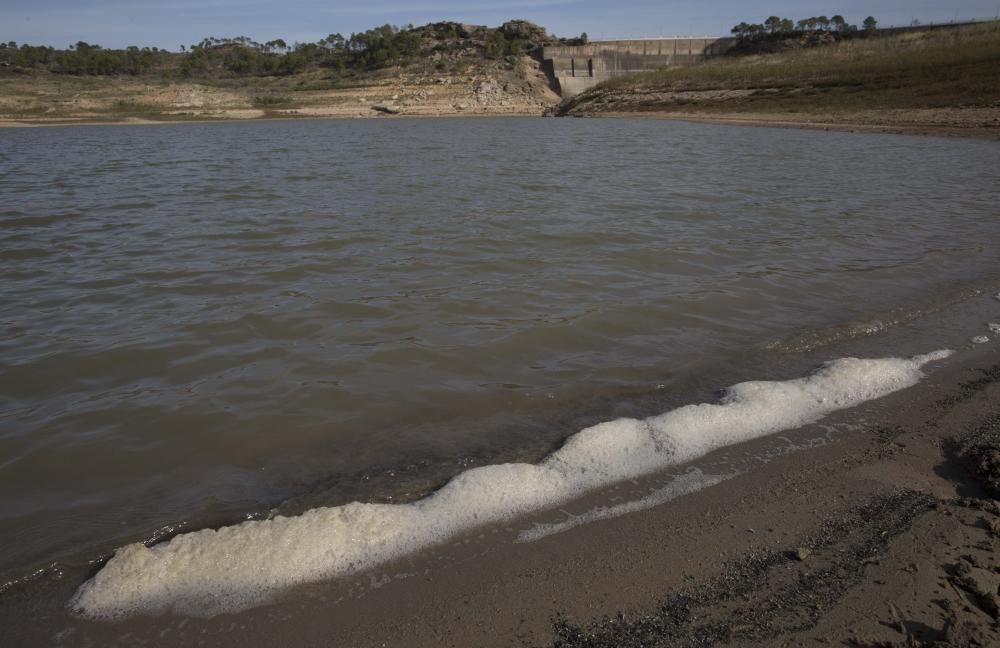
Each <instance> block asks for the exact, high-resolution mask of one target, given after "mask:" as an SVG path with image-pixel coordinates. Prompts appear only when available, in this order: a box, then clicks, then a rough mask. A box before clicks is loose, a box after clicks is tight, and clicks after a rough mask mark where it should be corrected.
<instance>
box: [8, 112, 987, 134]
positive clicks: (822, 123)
mask: <svg viewBox="0 0 1000 648" xmlns="http://www.w3.org/2000/svg"><path fill="white" fill-rule="evenodd" d="M943 112H944V113H945V114H946V115H948V116H949V117H952V118H954V117H956V116H962V117H964V115H963V114H962V111H961V110H955V111H949V110H945V111H943ZM996 112H997V113H998V115H1000V110H997V111H996ZM991 114H992V113H991ZM545 117H549V115H547V114H546V113H537V112H483V113H479V112H475V113H435V114H405V113H402V114H396V115H385V114H371V115H346V114H345V115H332V114H331V115H273V116H263V117H219V118H192V119H166V120H158V119H149V118H139V117H134V118H122V119H111V120H86V119H80V120H73V119H72V118H68V119H66V120H52V121H40V120H30V119H29V120H19V119H10V118H0V129H3V128H44V127H69V126H151V125H164V124H216V123H251V122H271V121H314V120H315V121H325V120H331V119H332V120H355V119H361V120H369V119H419V120H423V119H460V118H520V119H523V118H545ZM561 118H578V119H581V118H586V119H601V118H604V119H655V120H662V121H680V122H689V123H696V124H713V125H722V126H749V127H755V128H784V129H796V130H818V131H835V132H848V133H878V134H890V135H919V136H928V137H963V138H969V139H983V140H994V141H995V140H1000V121H993V122H991V123H990V125H986V122H983V121H982V120H978V125H976V124H974V123H972V122H975V121H977V120H975V119H973V120H966V121H965V123H964V125H959V124H958V123H956V122H955V121H952V123H946V122H943V121H941V120H937V121H925V122H919V121H912V120H911V121H909V122H907V121H905V120H898V121H893V119H894V118H897V119H898V116H897V115H894V114H893V113H892V112H891V111H871V112H868V113H864V114H863V115H855V116H853V117H852V116H845V117H841V118H838V117H832V116H829V115H825V116H817V117H816V118H808V117H807V118H802V119H790V118H788V116H787V115H784V114H781V113H753V114H740V113H734V114H719V113H714V114H713V113H689V112H676V111H658V110H652V111H641V112H632V111H608V112H598V113H585V114H574V115H566V116H563V117H561ZM879 118H886V119H887V121H886V122H884V123H877V121H874V120H877V119H879Z"/></svg>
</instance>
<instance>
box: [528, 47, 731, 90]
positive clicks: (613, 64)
mask: <svg viewBox="0 0 1000 648" xmlns="http://www.w3.org/2000/svg"><path fill="white" fill-rule="evenodd" d="M735 41H736V39H733V38H717V37H704V38H647V39H641V40H613V41H592V42H590V43H587V44H586V45H553V46H547V47H545V48H543V50H542V59H543V60H544V61H545V65H546V67H547V68H548V72H549V73H550V74H551V75H552V76H553V77H554V78H555V79H556V81H557V82H558V84H559V92H560V94H561V95H562V96H563V97H571V96H573V95H575V94H579V93H580V92H583V91H584V90H586V89H587V88H590V87H593V86H595V85H597V84H598V83H600V82H602V81H606V80H608V79H611V78H613V77H616V76H624V75H626V74H634V73H636V72H647V71H650V70H656V69H658V68H661V67H664V66H669V65H694V64H696V63H700V62H702V61H704V60H706V59H709V58H712V57H714V56H720V55H722V54H724V53H725V52H726V50H728V49H729V48H730V47H731V46H732V44H733V43H734V42H735Z"/></svg>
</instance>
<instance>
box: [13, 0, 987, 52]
mask: <svg viewBox="0 0 1000 648" xmlns="http://www.w3.org/2000/svg"><path fill="white" fill-rule="evenodd" d="M836 14H840V15H842V16H844V18H846V19H847V21H848V22H853V23H857V24H860V23H861V21H862V20H864V18H865V17H866V16H868V15H873V16H875V17H876V18H878V19H879V21H880V24H881V25H884V26H888V25H893V24H895V25H906V24H910V22H911V21H913V20H919V21H921V22H925V23H926V22H949V21H952V20H962V19H968V18H979V19H982V18H992V17H994V16H997V15H1000V0H826V1H819V0H771V1H770V2H756V1H748V0H700V1H697V0H636V1H633V2H626V1H622V0H507V1H502V0H410V1H409V2H407V1H404V0H354V1H344V0H284V1H281V0H0V40H2V41H4V42H7V41H11V40H13V41H16V42H18V43H31V44H33V45H52V46H54V47H59V48H64V47H66V46H68V45H69V44H71V43H76V42H77V41H81V40H82V41H86V42H88V43H92V44H93V43H96V44H99V45H101V46H103V47H115V48H118V47H125V46H128V45H139V46H150V47H152V46H155V47H160V48H165V49H169V50H177V49H178V48H179V46H180V45H181V44H184V45H190V44H191V43H196V42H198V41H200V40H201V39H202V38H205V37H208V36H214V37H219V38H223V37H232V36H249V37H251V38H253V39H255V40H258V41H268V40H272V39H275V38H282V39H284V40H285V41H287V42H288V43H289V44H291V43H293V42H296V41H298V42H314V41H317V40H319V39H321V38H323V37H325V36H327V35H328V34H331V33H341V34H343V35H345V36H348V35H350V34H351V33H352V32H359V31H364V30H366V29H369V28H371V27H374V26H377V25H382V24H385V23H390V24H393V25H405V24H413V25H423V24H426V23H429V22H437V21H440V20H453V21H457V22H465V23H472V24H480V25H490V26H497V25H499V24H501V23H503V22H505V21H507V20H510V19H512V18H525V19H527V20H531V21H532V22H535V23H538V24H540V25H542V26H544V27H546V28H548V30H549V31H550V32H552V33H554V34H556V35H559V36H578V35H579V34H581V33H582V32H586V33H587V35H588V36H589V37H590V38H591V39H592V40H597V39H612V38H642V37H656V36H716V35H723V34H728V33H729V30H730V29H731V28H732V26H733V25H735V24H736V23H739V22H741V21H744V20H745V21H747V22H763V20H764V19H765V18H767V17H768V16H770V15H778V16H780V17H788V18H792V19H795V20H798V19H800V18H808V17H810V16H816V15H827V16H833V15H836Z"/></svg>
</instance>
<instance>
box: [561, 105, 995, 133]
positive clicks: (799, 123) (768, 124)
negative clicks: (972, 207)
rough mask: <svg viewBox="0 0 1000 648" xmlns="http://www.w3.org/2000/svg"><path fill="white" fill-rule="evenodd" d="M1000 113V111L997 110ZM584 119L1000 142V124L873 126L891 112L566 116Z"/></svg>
mask: <svg viewBox="0 0 1000 648" xmlns="http://www.w3.org/2000/svg"><path fill="white" fill-rule="evenodd" d="M946 112H947V113H948V114H950V115H960V114H961V111H946ZM997 113H998V114H1000V111H997ZM567 116H568V117H576V118H582V119H590V118H609V119H660V120H665V121H682V122H690V123H696V124H718V125H726V126H752V127H756V128H790V129H799V130H820V131H837V132H849V133H880V134H890V135H924V136H930V137H965V138H971V139H985V140H1000V121H996V122H993V125H990V126H985V125H982V121H980V125H978V126H976V125H972V124H969V125H966V126H959V125H955V124H947V123H942V122H940V121H928V122H925V123H902V122H898V123H891V120H890V123H873V122H872V117H873V116H881V117H892V116H893V114H892V113H891V112H890V111H885V112H879V111H871V112H870V113H866V114H864V115H863V116H855V117H854V118H853V119H852V118H851V117H850V116H848V117H845V118H842V119H836V118H831V117H830V116H818V117H817V118H815V119H811V118H803V119H789V118H788V117H787V115H784V114H781V113H754V114H740V113H732V114H719V113H714V114H713V113H690V112H676V111H657V110H651V111H641V112H638V111H637V112H632V111H609V112H599V113H592V114H591V113H584V114H579V115H567Z"/></svg>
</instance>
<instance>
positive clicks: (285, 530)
mask: <svg viewBox="0 0 1000 648" xmlns="http://www.w3.org/2000/svg"><path fill="white" fill-rule="evenodd" d="M949 355H951V352H950V351H936V352H934V353H930V354H927V355H922V356H916V357H914V358H911V359H903V358H886V359H875V360H860V359H856V358H844V359H840V360H835V361H832V362H829V363H827V364H825V365H823V366H822V367H821V368H820V369H818V370H817V371H816V372H815V373H814V374H812V375H810V376H808V377H805V378H798V379H794V380H787V381H774V382H764V381H758V382H745V383H740V384H738V385H735V386H733V387H731V388H730V389H729V390H728V391H727V392H726V395H725V397H724V398H723V399H722V400H721V401H720V402H719V403H717V404H708V403H703V404H698V405H687V406H685V407H681V408H678V409H675V410H673V411H670V412H667V413H665V414H662V415H659V416H653V417H650V418H647V419H643V420H637V419H619V420H616V421H610V422H607V423H602V424H600V425H595V426H593V427H590V428H587V429H585V430H582V431H581V432H579V433H577V434H576V435H574V436H572V437H570V438H569V439H568V440H567V442H566V443H565V444H564V445H563V447H562V448H560V449H559V450H558V451H556V452H554V453H553V454H551V455H549V457H547V458H546V459H545V460H543V461H542V462H540V463H538V464H504V465H494V466H485V467H482V468H474V469H472V470H469V471H467V472H464V473H462V474H460V475H458V476H457V477H455V478H454V479H452V480H451V481H450V482H449V483H448V484H447V485H445V486H444V487H443V488H441V489H440V490H439V491H437V492H435V493H433V494H432V495H429V496H428V497H426V498H424V499H422V500H420V501H418V502H414V503H412V504H400V505H393V504H360V503H356V502H355V503H352V504H347V505H344V506H337V507H331V508H317V509H313V510H311V511H307V512H306V513H304V514H302V515H300V516H296V517H276V518H274V519H270V520H259V521H250V522H244V523H242V524H239V525H235V526H230V527H223V528H221V529H218V530H212V529H205V530H202V531H196V532H193V533H186V534H183V535H179V536H177V537H175V538H173V539H172V540H170V541H169V542H166V543H162V544H159V545H155V546H153V547H148V548H147V547H146V546H144V545H142V544H138V543H137V544H131V545H128V546H125V547H123V548H121V549H119V550H118V551H117V552H116V553H115V555H114V557H113V558H112V559H111V560H110V561H109V562H108V563H107V565H105V566H104V568H103V569H101V571H99V572H98V573H97V575H95V576H94V577H93V578H92V579H90V580H89V581H87V582H85V583H84V584H83V585H81V586H80V588H79V589H78V590H77V592H76V594H74V596H73V598H72V599H71V600H70V602H69V606H70V607H71V609H72V610H73V611H74V612H75V613H76V614H79V615H81V616H83V617H87V618H91V619H107V620H110V619H119V618H123V617H127V616H130V615H134V614H140V613H143V614H155V613H162V612H168V611H172V612H176V613H180V614H186V615H191V616H213V615H216V614H220V613H224V612H233V611H237V610H240V609H244V608H246V607H250V606H253V605H256V604H260V603H262V602H264V601H266V600H268V599H269V598H271V597H272V596H274V595H275V594H277V593H279V592H281V591H283V590H285V589H287V588H289V587H292V586H294V585H298V584H302V583H308V582H313V581H319V580H324V579H329V578H333V577H338V576H346V575H349V574H353V573H357V572H360V571H363V570H366V569H370V568H373V567H375V566H378V565H380V564H383V563H386V562H388V561H390V560H392V559H395V558H398V557H400V556H403V555H405V554H407V553H410V552H413V551H415V550H417V549H420V548H423V547H428V546H431V545H436V544H439V543H442V542H444V541H446V540H447V539H449V538H452V537H454V536H455V535H457V534H459V533H462V532H464V531H467V530H469V529H472V528H475V527H477V526H481V525H485V524H490V523H498V522H505V521H508V520H511V519H513V518H515V517H518V516H521V515H524V514H526V513H529V512H532V511H538V510H542V509H545V508H550V507H554V506H558V505H559V504H562V503H564V502H567V501H569V500H571V499H573V498H574V497H577V496H579V495H581V494H582V493H584V492H587V491H589V490H593V489H595V488H598V487H600V486H604V485H608V484H611V483H614V482H618V481H623V480H626V479H632V478H635V477H639V476H642V475H646V474H649V473H652V472H655V471H658V470H662V469H664V468H668V467H670V466H676V465H679V464H683V463H686V462H689V461H691V460H693V459H697V458H698V457H701V456H704V455H706V454H708V453H709V452H711V451H713V450H716V449H718V448H722V447H724V446H729V445H733V444H736V443H742V442H744V441H749V440H751V439H755V438H758V437H762V436H765V435H769V434H773V433H775V432H779V431H781V430H787V429H792V428H797V427H800V426H803V425H806V424H809V423H812V422H815V421H817V420H819V419H820V418H821V417H823V416H824V415H826V414H829V413H831V412H834V411H837V410H841V409H845V408H849V407H853V406H856V405H859V404H861V403H864V402H866V401H870V400H873V399H876V398H880V397H882V396H885V395H887V394H890V393H892V392H895V391H898V390H900V389H904V388H907V387H910V386H913V385H915V384H916V383H917V382H918V381H919V380H920V378H921V377H922V376H923V373H922V372H921V368H922V367H923V366H924V365H925V364H927V363H928V362H932V361H935V360H941V359H944V358H946V357H948V356H949Z"/></svg>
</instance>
